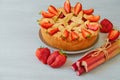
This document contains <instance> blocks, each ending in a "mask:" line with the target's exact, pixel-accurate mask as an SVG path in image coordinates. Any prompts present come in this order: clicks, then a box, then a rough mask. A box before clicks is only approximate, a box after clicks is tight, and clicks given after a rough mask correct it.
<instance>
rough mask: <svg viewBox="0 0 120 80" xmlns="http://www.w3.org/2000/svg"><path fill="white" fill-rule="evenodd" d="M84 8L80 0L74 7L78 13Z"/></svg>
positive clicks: (75, 12)
mask: <svg viewBox="0 0 120 80" xmlns="http://www.w3.org/2000/svg"><path fill="white" fill-rule="evenodd" d="M81 10H82V4H81V3H80V2H77V4H76V5H75V7H74V14H75V15H77V14H79V12H80V11H81Z"/></svg>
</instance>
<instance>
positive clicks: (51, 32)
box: [49, 28, 59, 35]
mask: <svg viewBox="0 0 120 80" xmlns="http://www.w3.org/2000/svg"><path fill="white" fill-rule="evenodd" d="M58 31H59V29H58V28H54V29H52V30H50V31H49V34H50V35H54V34H55V33H57V32H58Z"/></svg>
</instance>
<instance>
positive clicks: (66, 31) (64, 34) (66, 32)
mask: <svg viewBox="0 0 120 80" xmlns="http://www.w3.org/2000/svg"><path fill="white" fill-rule="evenodd" d="M68 36H69V31H68V30H65V31H64V33H63V35H62V38H63V39H67V38H68Z"/></svg>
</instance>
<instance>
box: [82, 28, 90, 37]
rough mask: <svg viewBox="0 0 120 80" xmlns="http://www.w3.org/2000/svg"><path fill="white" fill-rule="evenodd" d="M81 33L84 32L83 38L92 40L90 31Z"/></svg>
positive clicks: (83, 30)
mask: <svg viewBox="0 0 120 80" xmlns="http://www.w3.org/2000/svg"><path fill="white" fill-rule="evenodd" d="M81 32H82V36H83V37H84V38H90V37H91V33H90V32H89V31H88V30H85V29H82V30H81Z"/></svg>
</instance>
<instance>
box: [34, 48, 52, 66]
mask: <svg viewBox="0 0 120 80" xmlns="http://www.w3.org/2000/svg"><path fill="white" fill-rule="evenodd" d="M49 55H50V50H49V49H48V48H38V49H37V50H36V57H37V58H38V59H39V60H40V61H41V62H42V63H43V64H47V59H48V57H49Z"/></svg>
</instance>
